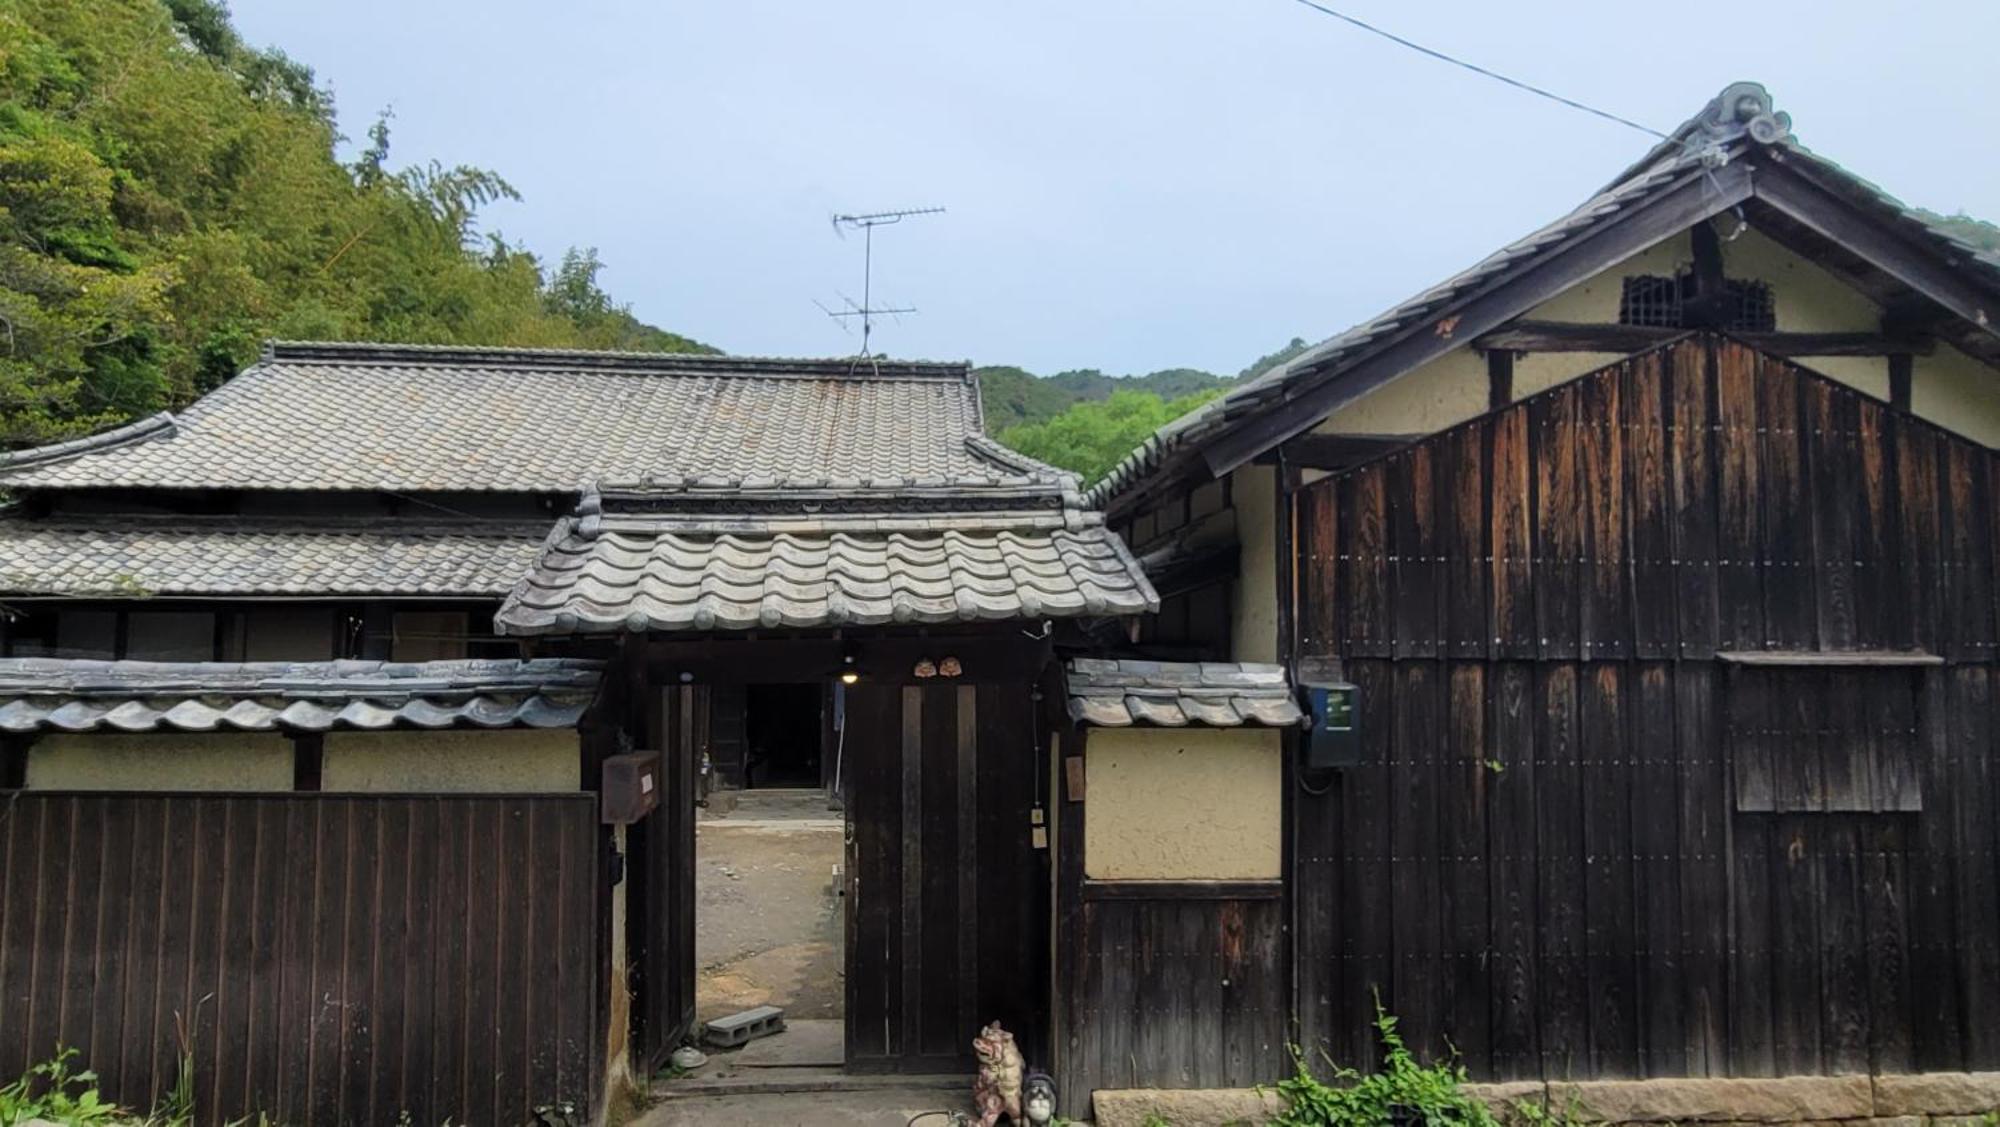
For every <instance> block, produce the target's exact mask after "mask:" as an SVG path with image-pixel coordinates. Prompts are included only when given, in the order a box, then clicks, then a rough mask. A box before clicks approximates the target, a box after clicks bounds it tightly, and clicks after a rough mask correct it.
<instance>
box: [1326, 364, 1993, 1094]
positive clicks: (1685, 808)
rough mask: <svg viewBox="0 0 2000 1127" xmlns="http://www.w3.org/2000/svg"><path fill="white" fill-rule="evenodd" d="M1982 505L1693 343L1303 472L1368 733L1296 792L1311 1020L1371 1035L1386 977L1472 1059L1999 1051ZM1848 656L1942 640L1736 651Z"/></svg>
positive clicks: (1404, 1009) (1398, 1002) (1958, 463)
mask: <svg viewBox="0 0 2000 1127" xmlns="http://www.w3.org/2000/svg"><path fill="white" fill-rule="evenodd" d="M1996 499H2000V459H1996V455H1995V454H1993V453H1992V452H1990V451H1987V450H1985V449H1983V448H1981V447H1978V446H1976V445H1973V444H1970V443H1967V442H1965V441H1963V440H1960V439H1957V438H1954V437H1952V436H1949V435H1947V434H1945V433H1944V432H1942V431H1940V430H1938V429H1936V428H1934V427H1932V426H1930V425H1928V424H1925V423H1923V422H1920V421H1918V420H1916V419H1914V418H1912V417H1910V416H1907V415H1903V414H1900V413H1897V412H1894V411H1891V410H1890V409H1889V408H1888V407H1886V406H1885V405H1883V404H1880V403H1878V402H1875V401H1872V400H1869V399H1867V398H1866V397H1864V396H1861V395H1859V394H1857V393H1855V392H1853V391H1852V390H1850V389H1848V388H1846V387H1844V386H1842V385H1839V384H1836V383H1833V382H1831V381H1829V380H1826V379H1823V378H1821V377H1819V376H1817V375H1814V374H1812V373H1809V372H1806V371H1804V370H1802V369H1799V368H1797V367H1795V366H1793V365H1790V364H1788V363H1785V362H1782V361H1778V360H1773V359H1769V358H1765V357H1761V356H1759V355H1757V354H1755V353H1753V352H1751V351H1750V350H1748V349H1747V348H1745V347H1743V346H1742V345H1740V344H1737V343H1734V342H1731V341H1727V340H1719V339H1700V338H1692V339H1689V340H1687V341H1685V342H1682V343H1680V344H1677V345H1674V346H1670V347H1667V348H1664V349H1661V350H1659V351H1656V352H1652V353H1648V354H1644V355H1641V356H1638V357H1635V358H1633V359H1631V360H1628V361H1626V362H1623V363H1620V364H1618V365H1614V366H1612V367H1609V368H1607V369H1604V370H1602V371H1600V372H1597V373H1594V374H1591V375H1589V376H1586V377H1584V378H1582V379H1580V380H1578V381H1576V382H1574V383H1571V384H1567V385H1564V386H1562V387H1559V388H1557V389H1554V390H1552V391H1550V392H1548V393H1545V394H1542V395H1539V396H1536V397H1534V398H1532V399H1529V400H1524V401H1522V402H1520V403H1517V404H1515V405H1513V406H1510V407H1508V408H1506V409H1503V410H1501V411H1498V412H1496V413H1494V414H1491V415H1488V416H1485V417H1483V418H1481V419H1477V420H1474V421H1472V422H1470V423H1467V424H1465V425H1463V426H1460V427H1458V428H1455V429H1453V430H1450V431H1447V432H1444V433H1442V434H1440V435H1437V436H1434V437H1433V438H1431V439H1429V440H1426V441H1425V442H1423V443H1420V444H1418V445H1416V446H1414V447H1411V448H1409V449H1408V450H1406V451H1405V452H1402V453H1399V454H1397V455H1394V456H1392V457H1389V458H1387V459H1384V460H1382V461H1379V462H1375V463H1372V464H1370V465H1368V466H1365V467H1362V468H1359V469H1357V470H1354V471H1350V472H1349V473H1346V474H1344V475H1341V476H1338V477H1333V478H1329V479H1326V480H1323V481H1320V482H1318V483H1315V484H1313V485H1311V486H1308V487H1306V488H1305V489H1303V490H1301V491H1300V492H1298V493H1297V494H1296V495H1295V509H1294V515H1295V530H1296V535H1295V543H1296V544H1297V549H1296V555H1295V557H1294V566H1295V572H1294V574H1295V587H1294V590H1295V593H1296V599H1297V601H1296V604H1295V607H1294V615H1295V617H1294V621H1295V623H1296V630H1297V646H1296V649H1297V652H1298V655H1299V656H1300V657H1302V658H1319V659H1338V660H1339V664H1340V667H1341V668H1342V669H1343V670H1344V672H1345V674H1346V676H1347V677H1348V679H1350V680H1352V681H1354V682H1355V683H1356V684H1358V685H1359V686H1360V689H1361V699H1362V709H1361V722H1360V723H1361V732H1362V736H1363V739H1364V744H1365V747H1366V756H1365V760H1366V765H1365V766H1361V767H1357V768H1353V769H1348V770H1343V771H1340V772H1338V773H1336V774H1332V775H1330V776H1328V777H1325V778H1319V777H1316V776H1315V773H1311V772H1308V773H1306V777H1303V778H1302V779H1301V784H1302V788H1305V787H1309V788H1311V789H1310V791H1308V790H1306V789H1296V790H1295V791H1294V794H1293V816H1292V818H1291V819H1290V822H1291V826H1292V833H1293V838H1292V849H1293V866H1294V867H1293V872H1292V882H1291V887H1292V892H1293V905H1292V910H1293V912H1294V914H1295V920H1296V926H1297V933H1296V939H1295V943H1296V961H1295V964H1294V974H1295V990H1296V997H1297V1001H1298V1016H1299V1020H1300V1033H1301V1035H1302V1037H1303V1039H1304V1041H1305V1043H1306V1044H1307V1045H1308V1046H1313V1047H1319V1046H1323V1047H1325V1048H1327V1049H1328V1050H1329V1051H1330V1052H1331V1053H1332V1054H1333V1056H1334V1057H1335V1058H1336V1059H1339V1060H1341V1061H1344V1062H1367V1061H1369V1060H1372V1059H1373V1054H1374V1048H1373V1044H1372V1038H1371V1034H1370V1030H1369V1021H1370V1019H1371V1018H1372V1016H1373V1012H1374V998H1375V996H1376V994H1377V992H1379V994H1380V998H1381V1001H1382V1004H1383V1005H1384V1006H1385V1007H1386V1008H1388V1009H1389V1010H1391V1011H1393V1012H1394V1013H1396V1014H1397V1015H1398V1016H1399V1017H1400V1018H1401V1019H1402V1022H1403V1025H1402V1031H1403V1032H1404V1033H1405V1034H1406V1035H1407V1036H1408V1038H1409V1040H1410V1041H1411V1043H1412V1044H1413V1045H1416V1046H1420V1047H1421V1048H1423V1049H1424V1050H1426V1051H1430V1052H1440V1051H1443V1050H1444V1049H1445V1047H1446V1045H1447V1043H1449V1044H1450V1045H1455V1046H1456V1047H1457V1048H1458V1050H1459V1051H1461V1052H1462V1053H1463V1054H1464V1058H1465V1062H1466V1064H1467V1065H1468V1066H1469V1067H1470V1068H1471V1070H1472V1071H1473V1073H1474V1074H1475V1075H1476V1076H1479V1077H1482V1078H1489V1077H1490V1078H1512V1077H1537V1076H1540V1077H1549V1078H1562V1077H1569V1078H1583V1077H1591V1076H1605V1077H1627V1076H1654V1075H1749V1076H1754V1075H1771V1074H1782V1073H1802V1072H1806V1073H1809V1072H1845V1071H1853V1070H1860V1069H1876V1070H1880V1071H1904V1070H1910V1069H1965V1068H1974V1069H1978V1068H1989V1069H1990V1068H1995V1067H2000V880H1997V879H1996V868H2000V865H1996V856H1997V855H2000V790H1996V779H2000V772H1996V771H1995V770H1994V769H1993V758H1994V755H1995V751H1996V746H2000V745H1996V740H2000V715H1996V694H2000V671H1996V668H1995V664H1994V662H1995V650H1996V636H2000V634H1996V614H1997V613H2000V607H1996V603H1995V599H1994V589H1993V572H1994V568H1993V545H1994V542H1995V537H1996V535H2000V530H1996V522H2000V509H1996ZM1845 650H1873V651H1880V650H1921V651H1925V652H1927V653H1930V654H1933V655H1936V656H1938V657H1939V658H1941V659H1942V662H1941V663H1940V664H1936V665H1929V666H1904V667H1891V666H1872V667H1871V666H1864V667H1861V668H1860V669H1859V670H1858V671H1850V672H1847V673H1841V674H1838V675H1836V674H1835V673H1833V672H1828V671H1819V672H1813V671H1810V670H1808V671H1806V672H1804V673H1798V674H1794V675H1793V679H1791V680H1788V681H1783V682H1773V681H1772V680H1771V677H1772V676H1773V674H1772V672H1771V671H1770V670H1767V669H1764V668H1763V667H1753V666H1746V665H1743V664H1740V663H1739V662H1738V661H1735V660H1732V659H1733V658H1736V657H1737V656H1738V655H1742V654H1745V653H1754V652H1772V651H1808V652H1811V651H1845ZM1859 729H1866V730H1867V731H1869V732H1871V733H1873V735H1872V736H1871V737H1870V738H1871V739H1873V740H1875V742H1874V743H1873V744H1871V745H1869V746H1868V747H1867V748H1865V749H1864V753H1865V756H1866V757H1867V762H1866V763H1862V764H1859V765H1856V764H1850V763H1847V762H1845V761H1843V760H1842V759H1841V757H1840V755H1839V754H1833V753H1831V752H1829V751H1827V749H1828V748H1835V747H1837V748H1839V749H1842V750H1841V754H1846V753H1848V752H1851V751H1852V749H1853V748H1854V746H1855V745H1854V744H1853V741H1852V740H1851V739H1849V738H1848V735H1847V734H1849V733H1852V732H1854V731H1856V730H1859ZM1773 733H1776V735H1774V734H1773ZM1813 733H1820V738H1821V740H1822V743H1823V744H1824V746H1818V745H1815V744H1813V742H1812V738H1813V735H1812V734H1813ZM1779 739H1788V740H1791V741H1792V742H1791V743H1789V744H1776V745H1774V743H1773V741H1774V740H1779ZM1828 741H1830V742H1828ZM1774 747H1775V750H1774ZM1760 756H1761V757H1763V758H1762V759H1758V758H1757V757H1760ZM1861 768H1865V769H1866V770H1867V771H1878V772H1880V773H1879V774H1873V775H1866V777H1865V778H1862V777H1859V776H1856V775H1855V774H1854V773H1853V772H1854V770H1857V769H1861ZM1843 772H1847V773H1845V774H1843ZM1864 774H1865V771H1864ZM1315 792H1316V793H1315ZM1774 793H1784V794H1789V795H1791V796H1792V797H1790V798H1787V799H1783V800H1780V799H1778V798H1775V797H1773V794H1774ZM1842 796H1845V797H1842ZM1917 806H1920V807H1921V809H1914V808H1913V807H1917Z"/></svg>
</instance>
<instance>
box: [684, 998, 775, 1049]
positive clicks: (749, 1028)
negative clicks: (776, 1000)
mask: <svg viewBox="0 0 2000 1127" xmlns="http://www.w3.org/2000/svg"><path fill="white" fill-rule="evenodd" d="M784 1029H785V1011H783V1010H781V1009H779V1008H778V1007H776V1006H753V1007H751V1008H750V1009H747V1010H744V1011H742V1012H741V1013H733V1014H730V1015H729V1016H728V1017H719V1018H716V1019H715V1020H714V1021H711V1022H709V1023H708V1024H707V1025H706V1026H704V1027H703V1028H702V1040H704V1041H707V1042H708V1043H709V1044H711V1045H714V1046H715V1047H717V1048H719V1049H733V1048H735V1047H736V1046H738V1045H742V1044H745V1043H747V1042H750V1041H754V1040H756V1039H757V1038H759V1037H769V1036H770V1035H771V1034H773V1033H782V1032H784Z"/></svg>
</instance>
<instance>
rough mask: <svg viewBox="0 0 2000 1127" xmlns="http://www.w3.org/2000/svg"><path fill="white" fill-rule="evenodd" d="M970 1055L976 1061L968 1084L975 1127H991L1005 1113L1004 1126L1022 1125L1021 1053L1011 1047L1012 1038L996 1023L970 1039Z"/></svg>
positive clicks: (1012, 1036)
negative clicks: (975, 1110) (975, 1114)
mask: <svg viewBox="0 0 2000 1127" xmlns="http://www.w3.org/2000/svg"><path fill="white" fill-rule="evenodd" d="M972 1052H973V1055H974V1056H976V1057H978V1058H979V1075H978V1076H977V1077H976V1078H974V1079H973V1081H972V1102H973V1104H974V1106H976V1107H977V1108H978V1109H979V1127H994V1124H996V1123H998V1122H1000V1115H1001V1113H1002V1112H1005V1113H1006V1115H1007V1122H1009V1123H1016V1124H1019V1123H1026V1122H1027V1120H1025V1119H1023V1118H1022V1117H1021V1074H1022V1072H1023V1071H1024V1066H1023V1065H1022V1063H1021V1050H1019V1049H1017V1048H1015V1047H1014V1035H1013V1034H1012V1033H1009V1032H1007V1031H1006V1030H1004V1029H1002V1028H1000V1023H999V1022H997V1021H996V1022H994V1023H993V1024H991V1025H989V1026H987V1027H986V1028H984V1029H982V1030H980V1031H979V1036H977V1037H974V1038H973V1039H972Z"/></svg>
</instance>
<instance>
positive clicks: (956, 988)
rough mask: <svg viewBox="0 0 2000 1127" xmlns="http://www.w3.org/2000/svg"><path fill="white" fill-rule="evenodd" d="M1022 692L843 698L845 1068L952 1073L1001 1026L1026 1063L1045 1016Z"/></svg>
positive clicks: (1041, 890)
mask: <svg viewBox="0 0 2000 1127" xmlns="http://www.w3.org/2000/svg"><path fill="white" fill-rule="evenodd" d="M1035 716H1036V712H1035V706H1034V703H1033V701H1032V699H1031V688H1030V686H1029V685H1027V684H1025V683H1020V684H981V685H968V684H954V683H949V682H945V683H937V682H933V683H930V684H927V685H922V686H915V685H911V686H905V685H893V684H866V683H864V684H861V685H857V686H854V687H853V688H851V689H849V690H848V694H847V709H846V720H847V724H848V730H847V733H846V749H845V757H846V763H845V766H844V768H843V771H842V789H843V790H844V791H845V792H846V811H847V812H846V818H847V838H848V845H847V873H848V884H847V898H848V915H847V1065H848V1068H849V1069H850V1070H853V1071H857V1072H958V1071H963V1070H965V1069H967V1068H969V1067H970V1066H971V1063H972V1048H971V1043H972V1035H973V1034H974V1033H975V1032H977V1030H978V1029H979V1027H980V1026H981V1025H983V1024H985V1023H986V1022H989V1021H995V1020H998V1021H999V1022H1001V1023H1002V1024H1003V1025H1005V1026H1006V1028H1007V1029H1008V1030H1010V1031H1011V1032H1013V1033H1014V1034H1015V1036H1016V1037H1017V1038H1018V1039H1019V1041H1020V1044H1021V1049H1022V1052H1023V1053H1024V1054H1025V1055H1027V1057H1028V1059H1029V1060H1030V1061H1033V1062H1039V1061H1041V1060H1043V1059H1044V1056H1043V1054H1044V1052H1045V1050H1046V1042H1047V1037H1046V1030H1047V1011H1048V1005H1047V1002H1048V971H1047V967H1048V949H1049V943H1048V928H1047V922H1046V921H1047V908H1048V875H1047V873H1048V870H1047V864H1046V859H1047V854H1046V852H1043V851H1038V850H1036V849H1035V848H1034V842H1033V831H1032V824H1031V820H1030V819H1031V811H1032V810H1033V809H1034V807H1035V805H1036V801H1037V797H1038V790H1039V788H1038V785H1037V784H1038V781H1039V778H1040V773H1041V772H1043V771H1045V770H1046V767H1045V764H1044V762H1043V760H1042V757H1041V756H1040V755H1039V754H1037V751H1036V740H1035V729H1034V724H1035Z"/></svg>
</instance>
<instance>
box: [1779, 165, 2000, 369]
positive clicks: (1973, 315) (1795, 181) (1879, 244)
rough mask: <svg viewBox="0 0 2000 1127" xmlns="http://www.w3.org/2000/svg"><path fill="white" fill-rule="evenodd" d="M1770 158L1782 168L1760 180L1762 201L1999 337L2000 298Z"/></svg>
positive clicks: (1803, 173) (1803, 172) (1806, 174)
mask: <svg viewBox="0 0 2000 1127" xmlns="http://www.w3.org/2000/svg"><path fill="white" fill-rule="evenodd" d="M1772 156H1773V157H1774V158H1776V159H1777V161H1778V163H1777V164H1775V165H1773V166H1772V167H1770V168H1767V169H1763V170H1761V171H1759V173H1758V175H1757V183H1756V196H1757V198H1758V199H1759V200H1761V201H1763V202H1764V203H1766V204H1769V205H1770V206H1771V207H1772V208H1773V209H1775V210H1777V211H1778V212H1779V213H1780V214H1783V215H1785V216H1786V217H1788V218H1790V219H1792V220H1794V221H1795V222H1797V223H1799V224H1800V225H1802V226H1804V227H1806V228H1808V229H1810V230H1812V231H1814V232H1816V233H1818V234H1819V235H1821V236H1823V237H1824V238H1827V239H1830V240H1832V241H1833V242H1835V243H1838V244H1839V245H1841V246H1842V247H1845V248H1846V249H1847V250H1849V251H1852V252H1853V253H1855V254H1857V255H1860V256H1861V257H1862V258H1863V259H1865V260H1867V261H1868V262H1869V263H1871V264H1872V265H1874V266H1875V267H1876V268H1877V269H1879V270H1881V271H1882V272H1883V273H1885V274H1888V275H1890V276H1891V277H1893V278H1895V279H1896V280H1897V281H1899V282H1902V283H1903V284H1904V285H1906V286H1909V287H1910V288H1911V289H1913V290H1916V291H1917V292H1919V293H1921V294H1923V295H1924V296H1926V297H1928V298H1930V299H1931V300H1932V301H1935V302H1937V303H1938V304H1939V305H1942V306H1944V307H1945V308H1946V309H1949V310H1951V311H1952V312H1953V313H1956V314H1958V315H1959V316H1960V317H1962V318H1964V319H1965V320H1966V321H1968V322H1970V323H1972V324H1974V325H1977V326H1978V327H1979V328H1980V329H1982V330H1984V331H1985V332H1986V333H1987V334H1989V335H1992V336H2000V294H1996V293H1995V292H1994V291H1993V289H1992V288H1990V287H1989V286H1986V285H1982V284H1980V283H1978V282H1975V281H1973V280H1972V279H1970V278H1967V277H1965V276H1964V275H1963V272H1962V271H1960V270H1958V269H1956V268H1955V267H1954V265H1953V264H1952V263H1950V262H1949V261H1948V260H1946V259H1945V257H1944V255H1943V254H1942V253H1941V252H1940V251H1937V250H1934V249H1932V248H1930V247H1927V246H1919V245H1918V244H1916V243H1914V242H1913V241H1912V240H1910V239H1908V238H1906V237H1904V236H1903V235H1902V234H1901V233H1900V232H1897V231H1895V230H1892V229H1890V227H1889V225H1888V224H1885V223H1883V222H1881V221H1880V220H1878V219H1876V218H1874V217H1872V216H1867V215H1863V214H1861V213H1860V209H1859V208H1858V207H1857V206H1856V205H1855V204H1854V203H1853V202H1852V201H1850V200H1847V199H1845V198H1843V197H1841V196H1840V195H1838V194H1837V193H1836V192H1835V191H1834V190H1833V189H1831V188H1829V187H1827V186H1826V185H1824V184H1821V183H1819V182H1818V178H1817V177H1816V176H1815V175H1814V174H1813V173H1812V172H1811V171H1810V170H1808V169H1804V168H1800V167H1797V166H1794V165H1791V164H1787V163H1785V160H1784V155H1783V153H1782V152H1778V151H1773V153H1772Z"/></svg>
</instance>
